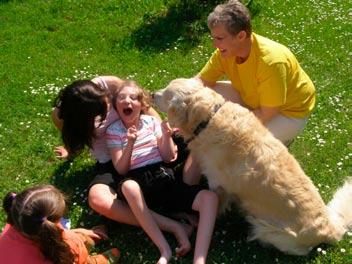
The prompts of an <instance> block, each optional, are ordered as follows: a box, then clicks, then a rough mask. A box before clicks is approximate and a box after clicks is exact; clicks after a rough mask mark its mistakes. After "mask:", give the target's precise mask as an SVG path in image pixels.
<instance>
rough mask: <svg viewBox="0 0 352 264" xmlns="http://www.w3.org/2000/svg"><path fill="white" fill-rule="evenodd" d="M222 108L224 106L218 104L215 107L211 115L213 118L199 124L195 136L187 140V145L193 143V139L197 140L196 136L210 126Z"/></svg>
mask: <svg viewBox="0 0 352 264" xmlns="http://www.w3.org/2000/svg"><path fill="white" fill-rule="evenodd" d="M221 107H222V104H216V105H214V106H213V114H212V115H211V117H210V118H209V119H207V120H204V121H202V122H200V123H199V124H198V126H197V127H196V128H195V129H194V130H193V136H192V137H191V138H190V139H188V140H186V142H185V143H186V144H188V143H189V142H191V141H192V140H193V139H195V137H196V136H198V135H199V134H200V132H202V131H203V130H204V129H205V128H206V127H207V125H208V123H209V121H210V119H211V118H212V117H213V116H214V115H215V114H216V112H217V111H218V110H219V109H220V108H221Z"/></svg>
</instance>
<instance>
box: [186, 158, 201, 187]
mask: <svg viewBox="0 0 352 264" xmlns="http://www.w3.org/2000/svg"><path fill="white" fill-rule="evenodd" d="M201 177H202V174H201V171H200V167H199V165H198V163H197V162H196V161H195V159H194V158H193V157H192V155H191V154H190V155H188V157H187V160H186V162H185V166H184V167H183V181H184V182H185V183H187V184H188V185H195V184H199V181H200V178H201Z"/></svg>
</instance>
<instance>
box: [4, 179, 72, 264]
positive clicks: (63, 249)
mask: <svg viewBox="0 0 352 264" xmlns="http://www.w3.org/2000/svg"><path fill="white" fill-rule="evenodd" d="M3 207H4V210H5V212H6V213H7V222H8V223H9V224H11V225H13V226H14V228H16V229H17V230H18V231H19V232H20V233H21V234H22V235H23V236H25V237H27V238H29V239H31V240H32V241H34V242H35V243H36V244H37V245H38V247H39V248H40V250H41V251H42V253H43V255H44V256H45V257H46V258H47V259H49V260H51V261H52V262H53V263H55V264H72V263H74V259H75V256H74V254H73V253H72V252H71V249H70V247H69V246H68V244H66V243H65V242H64V240H63V237H62V233H63V230H62V229H61V228H59V227H58V226H57V223H58V221H59V220H60V218H61V217H62V216H63V215H64V213H65V209H66V206H65V199H64V196H63V194H62V193H61V192H60V191H59V190H58V189H56V188H55V187H54V186H52V185H41V186H36V187H32V188H28V189H26V190H24V191H23V192H21V193H19V194H17V195H15V193H13V192H10V193H8V194H7V195H6V196H5V198H4V201H3Z"/></svg>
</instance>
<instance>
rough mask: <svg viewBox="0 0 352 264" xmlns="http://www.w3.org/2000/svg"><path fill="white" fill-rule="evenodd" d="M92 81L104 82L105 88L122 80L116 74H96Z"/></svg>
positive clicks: (118, 83) (117, 84) (116, 84)
mask: <svg viewBox="0 0 352 264" xmlns="http://www.w3.org/2000/svg"><path fill="white" fill-rule="evenodd" d="M92 82H94V83H98V84H99V83H101V82H103V83H104V86H105V85H106V86H107V88H109V87H114V86H119V85H120V84H121V83H122V82H123V80H122V79H120V78H118V77H116V76H98V77H95V78H93V79H92Z"/></svg>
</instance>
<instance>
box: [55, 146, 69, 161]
mask: <svg viewBox="0 0 352 264" xmlns="http://www.w3.org/2000/svg"><path fill="white" fill-rule="evenodd" d="M54 152H55V154H56V158H58V159H66V158H67V157H68V151H67V150H66V149H65V147H64V146H58V147H55V148H54Z"/></svg>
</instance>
